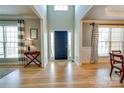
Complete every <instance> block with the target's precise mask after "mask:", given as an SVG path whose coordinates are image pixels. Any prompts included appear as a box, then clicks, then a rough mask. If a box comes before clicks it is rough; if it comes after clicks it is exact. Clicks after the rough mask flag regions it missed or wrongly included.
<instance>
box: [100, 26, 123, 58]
mask: <svg viewBox="0 0 124 93" xmlns="http://www.w3.org/2000/svg"><path fill="white" fill-rule="evenodd" d="M98 31H99V43H98V55H99V56H108V55H109V52H110V51H111V50H123V33H124V28H123V27H113V26H110V27H99V28H98Z"/></svg>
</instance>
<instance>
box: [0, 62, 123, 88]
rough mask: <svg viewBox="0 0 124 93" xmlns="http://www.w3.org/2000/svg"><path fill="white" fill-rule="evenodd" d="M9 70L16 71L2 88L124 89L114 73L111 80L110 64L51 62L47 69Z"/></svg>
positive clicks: (5, 78) (17, 68)
mask: <svg viewBox="0 0 124 93" xmlns="http://www.w3.org/2000/svg"><path fill="white" fill-rule="evenodd" d="M2 67H5V66H2ZM7 68H8V67H7ZM9 68H15V69H16V70H15V71H13V72H12V73H10V74H8V75H7V76H5V77H4V78H2V79H0V87H7V88H8V87H15V88H16V87H26V88H27V87H32V88H33V87H38V88H46V87H47V88H48V87H52V88H56V87H60V88H61V87H64V88H70V87H72V88H85V87H101V88H102V87H106V88H108V87H124V83H123V84H120V83H119V79H120V77H119V76H118V75H116V74H114V73H113V75H112V78H111V79H110V78H109V70H110V67H109V63H98V64H83V65H82V66H77V65H76V64H74V63H72V62H66V61H65V62H49V64H48V65H47V67H46V68H39V67H36V66H29V67H27V68H23V67H18V66H14V67H12V66H9Z"/></svg>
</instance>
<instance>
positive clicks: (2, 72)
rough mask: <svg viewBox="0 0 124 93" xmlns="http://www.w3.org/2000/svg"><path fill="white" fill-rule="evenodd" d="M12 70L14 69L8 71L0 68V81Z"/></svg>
mask: <svg viewBox="0 0 124 93" xmlns="http://www.w3.org/2000/svg"><path fill="white" fill-rule="evenodd" d="M14 70H15V69H10V68H0V79H1V78H3V77H4V76H6V75H8V74H10V73H11V72H13V71H14Z"/></svg>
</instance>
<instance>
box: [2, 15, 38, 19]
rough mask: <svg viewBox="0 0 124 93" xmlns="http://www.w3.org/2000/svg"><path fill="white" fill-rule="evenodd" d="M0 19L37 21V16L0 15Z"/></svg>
mask: <svg viewBox="0 0 124 93" xmlns="http://www.w3.org/2000/svg"><path fill="white" fill-rule="evenodd" d="M0 19H39V18H38V17H37V16H20V15H19V16H18V15H0Z"/></svg>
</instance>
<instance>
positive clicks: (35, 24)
mask: <svg viewBox="0 0 124 93" xmlns="http://www.w3.org/2000/svg"><path fill="white" fill-rule="evenodd" d="M30 28H37V29H38V39H36V40H33V42H32V43H33V46H35V47H32V48H33V49H34V48H35V49H37V50H40V19H25V35H26V38H30Z"/></svg>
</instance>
